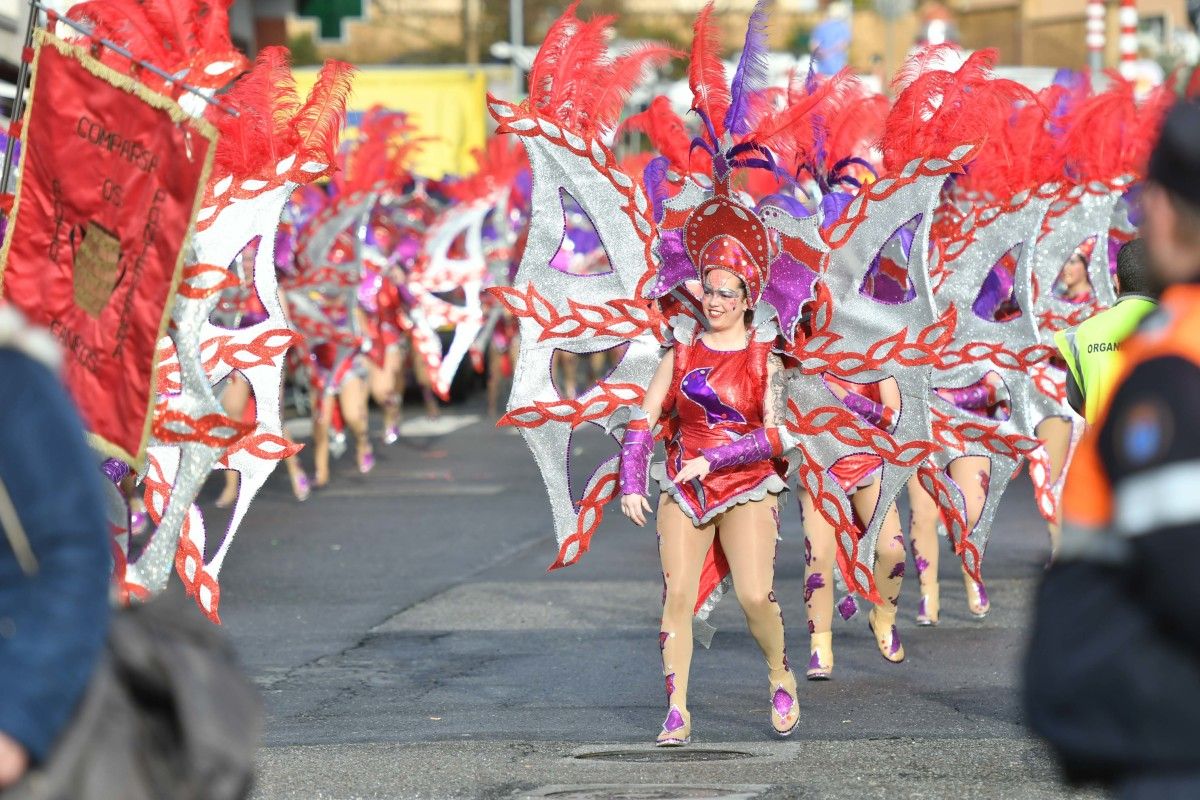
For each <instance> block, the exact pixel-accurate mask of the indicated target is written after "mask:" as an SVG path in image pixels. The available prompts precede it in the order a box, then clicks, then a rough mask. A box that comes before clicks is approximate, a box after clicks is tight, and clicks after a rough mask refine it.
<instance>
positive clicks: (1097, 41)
mask: <svg viewBox="0 0 1200 800" xmlns="http://www.w3.org/2000/svg"><path fill="white" fill-rule="evenodd" d="M1104 17H1105V8H1104V0H1088V4H1087V23H1086V26H1085V28H1084V29H1085V31H1086V32H1087V33H1086V41H1087V51H1088V69H1090V70H1091V71H1092V72H1102V71H1104V41H1105V36H1104V32H1105V31H1104V29H1105V27H1106V23H1105V19H1104Z"/></svg>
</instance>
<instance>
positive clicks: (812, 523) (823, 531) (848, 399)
mask: <svg viewBox="0 0 1200 800" xmlns="http://www.w3.org/2000/svg"><path fill="white" fill-rule="evenodd" d="M825 381H826V385H827V386H828V387H829V391H830V392H831V393H832V394H833V396H834V397H835V398H837V399H838V400H839V401H840V402H841V403H842V404H843V405H844V406H846V408H848V409H850V410H851V411H853V412H854V413H855V414H857V415H859V416H860V417H861V418H862V419H863V420H865V421H866V422H868V423H870V424H872V425H875V426H876V427H879V428H881V429H884V430H887V429H888V428H890V427H891V425H892V422H893V420H894V419H895V417H896V414H897V413H899V411H900V392H899V389H898V388H897V386H896V384H895V382H894V381H883V382H881V383H880V384H878V385H874V384H853V383H851V382H850V381H845V380H840V379H837V378H834V377H833V376H826V378H825ZM882 466H883V461H882V459H880V458H879V457H877V456H871V455H867V454H861V455H856V456H847V457H846V458H843V459H842V460H840V461H838V462H837V463H836V464H834V465H833V467H832V468H831V469H830V470H829V472H830V473H831V475H832V476H833V478H834V480H836V481H837V482H838V484H839V485H840V486H841V487H842V491H844V492H845V493H846V494H847V495H849V497H850V502H851V505H852V507H853V509H854V512H855V515H856V516H857V517H858V520H857V522H858V524H859V527H860V529H861V528H862V527H863V524H864V523H863V520H869V519H870V518H871V515H872V514H874V512H875V505H876V504H877V503H878V502H879V496H880V492H879V490H880V481H879V470H880V468H881V467H882ZM800 517H801V520H802V522H803V524H804V565H805V569H804V606H805V608H806V610H807V611H808V633H809V637H810V644H809V660H808V669H807V671H806V673H805V675H806V677H807V678H808V679H809V680H810V681H813V680H828V679H829V678H830V677H831V676H832V675H833V664H834V658H833V613H834V602H833V590H834V584H833V570H834V564H835V562H836V554H837V538H836V532H835V530H834V527H833V525H831V524H830V523H829V520H827V519H826V518H825V516H824V515H822V514H821V513H820V512H819V511H817V509H816V508H815V506H814V505H813V501H812V496H811V495H809V494H808V492H805V491H801V492H800ZM906 555H907V553H906V551H905V549H904V531H903V529H902V528H901V527H900V517H899V514H898V513H897V512H896V507H895V505H894V504H893V505H892V506H891V507H890V508H889V509H888V512H887V517H886V519H885V522H884V525H883V528H882V529H881V531H880V534H879V544H878V547H877V549H876V556H875V586H876V588H877V589H878V590H879V593H880V595H881V596H882V598H883V603H881V604H878V605H876V606H874V608H872V609H871V611H870V614H869V617H868V622H869V624H870V626H871V630H872V632H873V633H874V634H875V644H876V646H877V647H878V648H879V654H880V655H881V656H883V658H884V660H885V661H889V662H891V663H893V664H898V663H900V662H901V661H903V660H904V645H903V644H902V643H901V641H900V634H899V630H898V628H897V626H896V611H897V606H898V605H899V602H900V585H901V582H902V581H903V580H904V565H905V558H906Z"/></svg>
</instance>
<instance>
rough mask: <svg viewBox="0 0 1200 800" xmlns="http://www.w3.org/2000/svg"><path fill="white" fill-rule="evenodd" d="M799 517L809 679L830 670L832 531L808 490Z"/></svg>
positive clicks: (834, 542) (826, 674) (821, 676)
mask: <svg viewBox="0 0 1200 800" xmlns="http://www.w3.org/2000/svg"><path fill="white" fill-rule="evenodd" d="M800 519H801V522H802V524H803V526H804V607H805V609H806V610H807V611H808V635H809V658H808V669H807V672H806V675H807V677H808V679H809V680H824V679H826V678H828V677H829V676H830V675H831V674H832V673H833V567H834V563H835V559H836V548H837V540H836V533H835V532H834V529H833V526H832V525H830V524H829V521H828V520H826V519H825V517H823V516H822V515H821V514H820V512H818V511H817V510H816V508H815V507H814V506H813V501H812V497H811V496H810V495H809V493H808V492H806V491H803V490H801V491H800Z"/></svg>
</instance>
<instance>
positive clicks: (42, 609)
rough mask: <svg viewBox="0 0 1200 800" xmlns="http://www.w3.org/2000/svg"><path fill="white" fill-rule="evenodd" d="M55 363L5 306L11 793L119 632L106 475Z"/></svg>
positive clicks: (0, 315)
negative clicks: (112, 607) (111, 622)
mask: <svg viewBox="0 0 1200 800" xmlns="http://www.w3.org/2000/svg"><path fill="white" fill-rule="evenodd" d="M55 358H56V354H55V351H54V346H53V343H52V342H50V340H49V339H48V338H44V337H43V335H41V334H39V333H37V332H34V331H31V330H29V329H28V328H26V327H25V326H24V323H23V322H22V321H21V320H20V319H19V317H18V316H17V314H16V312H14V311H12V310H11V309H0V481H2V482H3V488H4V491H3V492H2V493H0V506H3V509H2V510H0V528H3V531H2V534H3V535H0V791H3V789H4V787H6V786H10V785H12V784H13V783H15V782H16V781H17V780H18V779H19V778H20V777H21V776H22V775H23V774H24V773H25V772H26V770H28V768H29V767H30V766H31V765H36V764H37V763H38V762H39V761H41V760H43V759H44V758H45V757H46V756H47V754H48V753H49V751H50V748H51V746H52V745H53V744H54V742H55V740H56V739H57V738H58V737H59V735H60V734H61V733H62V732H63V730H64V729H65V728H66V726H67V723H68V722H69V720H70V719H71V715H72V712H73V711H74V710H75V707H76V705H77V704H78V702H79V700H80V699H81V697H82V695H83V692H84V688H85V686H86V685H87V682H88V679H89V677H90V676H91V674H92V671H93V669H94V668H95V665H96V662H97V657H98V656H99V654H100V652H101V648H102V645H103V643H104V640H105V635H106V632H107V625H108V617H109V611H108V585H109V570H110V566H109V552H108V533H107V530H108V529H107V522H106V519H105V513H104V500H103V494H102V490H101V484H100V481H101V480H102V476H101V473H100V470H99V469H98V464H97V458H96V456H95V454H93V452H92V451H91V450H90V449H89V447H88V446H87V444H86V442H85V441H84V434H83V428H82V425H81V423H80V420H79V415H78V414H77V413H76V411H75V409H74V407H73V406H72V404H71V401H70V399H69V398H68V397H67V394H66V391H65V390H64V388H63V386H62V384H61V383H60V382H59V380H58V378H57V377H56V375H55V374H54V372H53V371H52V362H53V361H54V359H55ZM14 516H15V519H16V524H13V522H12V520H13V518H14ZM5 519H7V520H8V522H7V523H3V522H2V521H3V520H5Z"/></svg>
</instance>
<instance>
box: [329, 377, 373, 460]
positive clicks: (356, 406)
mask: <svg viewBox="0 0 1200 800" xmlns="http://www.w3.org/2000/svg"><path fill="white" fill-rule="evenodd" d="M338 402H339V403H340V404H341V408H342V419H344V420H345V421H346V427H347V428H348V429H349V430H350V433H351V434H353V436H354V442H355V457H356V459H357V461H358V471H359V472H361V473H363V474H366V473H368V472H370V471H371V469H372V468H373V467H374V466H375V455H374V453H373V451H372V450H371V439H370V437H369V436H368V435H367V383H366V381H364V380H363V379H362V378H360V377H359V376H358V375H356V374H355V373H354V372H353V371H351V372H350V374H349V375H347V376H346V379H345V380H344V381H343V382H342V387H341V391H340V392H339V393H338Z"/></svg>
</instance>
